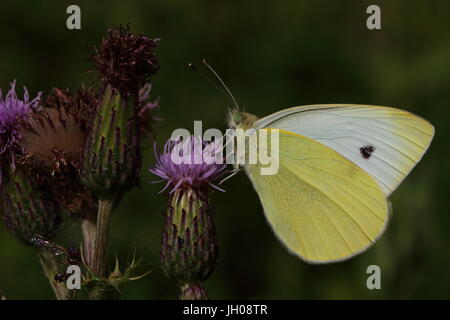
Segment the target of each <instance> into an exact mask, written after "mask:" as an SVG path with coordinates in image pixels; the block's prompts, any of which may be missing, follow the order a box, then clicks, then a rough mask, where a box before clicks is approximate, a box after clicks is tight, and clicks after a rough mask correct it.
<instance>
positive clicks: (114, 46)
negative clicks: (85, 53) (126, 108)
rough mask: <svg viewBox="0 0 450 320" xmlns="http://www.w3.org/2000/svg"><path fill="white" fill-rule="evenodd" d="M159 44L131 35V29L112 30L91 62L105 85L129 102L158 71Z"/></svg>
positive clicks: (144, 37) (146, 38)
mask: <svg viewBox="0 0 450 320" xmlns="http://www.w3.org/2000/svg"><path fill="white" fill-rule="evenodd" d="M157 42H158V39H150V38H148V37H146V36H143V35H138V34H134V33H131V32H130V31H129V28H128V27H127V28H123V27H120V28H112V29H109V30H108V34H107V36H106V37H104V38H103V40H102V42H101V43H100V45H99V46H98V47H97V48H96V52H95V53H94V54H93V55H91V60H92V61H93V63H94V66H95V67H96V69H97V70H98V71H99V72H100V74H101V77H102V82H103V84H104V85H106V84H110V85H111V86H112V87H113V88H114V89H116V90H118V91H119V92H120V93H121V95H122V96H123V97H125V98H126V97H128V96H129V95H131V94H133V93H134V91H135V90H136V89H137V88H139V87H141V86H143V85H144V83H145V81H146V80H148V78H149V77H150V76H152V75H153V74H155V73H156V71H158V69H159V64H158V57H157V56H156V54H155V52H154V49H155V47H156V43H157Z"/></svg>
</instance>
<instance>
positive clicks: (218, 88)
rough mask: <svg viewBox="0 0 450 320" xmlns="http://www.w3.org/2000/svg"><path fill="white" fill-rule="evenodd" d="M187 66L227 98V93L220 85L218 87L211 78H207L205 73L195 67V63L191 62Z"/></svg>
mask: <svg viewBox="0 0 450 320" xmlns="http://www.w3.org/2000/svg"><path fill="white" fill-rule="evenodd" d="M188 66H189V68H190V69H192V70H194V71H197V72H198V73H200V75H201V76H202V78H203V79H205V80H206V81H208V82H209V83H210V84H211V85H212V86H213V87H214V88H216V89H217V90H219V91H220V92H222V93H223V94H224V95H226V96H227V97H228V98H229V95H228V94H227V92H226V91H225V90H224V89H222V88H221V87H219V86H218V85H217V84H216V83H215V82H214V81H213V80H212V79H211V78H209V77H208V76H207V75H206V74H204V73H203V72H202V71H200V70H198V69H197V67H196V66H195V65H193V64H192V63H189V64H188Z"/></svg>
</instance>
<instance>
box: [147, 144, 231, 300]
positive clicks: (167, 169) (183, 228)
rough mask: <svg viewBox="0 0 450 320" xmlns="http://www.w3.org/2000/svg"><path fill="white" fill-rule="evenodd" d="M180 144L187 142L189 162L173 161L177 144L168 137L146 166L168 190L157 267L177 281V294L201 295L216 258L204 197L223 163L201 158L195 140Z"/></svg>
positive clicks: (211, 218)
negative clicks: (152, 162)
mask: <svg viewBox="0 0 450 320" xmlns="http://www.w3.org/2000/svg"><path fill="white" fill-rule="evenodd" d="M183 143H186V144H187V145H186V147H184V148H182V149H183V151H181V153H184V159H185V160H188V162H184V163H180V164H175V163H174V162H173V160H172V159H173V158H172V157H171V155H172V153H173V152H178V151H177V146H178V144H179V142H174V141H169V142H167V143H166V145H165V148H164V152H163V153H162V154H160V155H157V163H156V165H155V167H154V168H152V169H150V172H151V173H153V174H155V175H157V176H159V177H161V178H163V179H164V180H167V185H166V188H170V189H171V191H170V192H169V193H168V199H167V210H166V212H165V224H164V229H163V236H162V242H161V254H160V259H161V267H162V269H163V271H164V272H165V273H166V275H167V276H168V277H169V278H171V279H172V280H174V281H176V282H177V283H178V284H179V285H180V287H181V291H182V292H181V298H183V299H184V298H185V299H195V298H202V299H206V297H207V296H206V291H204V289H203V287H202V284H201V283H202V282H203V281H205V280H206V279H208V278H209V276H210V275H211V274H212V272H213V271H214V269H215V266H216V263H217V260H218V256H219V244H218V241H217V235H216V230H215V226H214V216H213V212H212V208H211V205H210V202H209V195H210V192H211V188H212V187H214V188H216V189H218V187H216V186H214V185H213V184H212V183H213V182H214V181H215V180H216V179H218V178H219V177H220V176H221V175H222V174H223V173H224V170H225V168H226V166H225V165H223V164H216V163H214V162H211V161H209V160H206V157H209V155H207V154H206V153H205V152H204V151H203V150H202V147H203V146H205V144H203V143H201V142H200V141H198V140H197V139H196V138H191V139H190V140H188V141H187V142H183ZM199 146H200V148H199ZM198 153H199V154H198ZM198 155H200V158H201V160H202V161H201V162H200V163H199V164H195V163H194V161H193V160H194V158H196V156H198ZM197 163H198V162H197ZM219 190H220V189H219ZM200 289H201V290H200Z"/></svg>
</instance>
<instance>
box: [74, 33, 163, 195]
mask: <svg viewBox="0 0 450 320" xmlns="http://www.w3.org/2000/svg"><path fill="white" fill-rule="evenodd" d="M155 46H156V40H152V39H149V38H147V37H144V36H141V35H136V34H132V33H130V32H129V31H128V29H124V28H119V29H111V30H109V32H108V35H107V36H106V37H105V38H104V39H103V40H102V42H101V45H100V46H99V48H97V49H96V53H95V54H94V55H93V56H92V57H91V60H92V61H93V62H94V65H95V67H96V69H97V70H98V72H99V73H100V75H101V79H102V88H103V90H102V95H101V98H100V101H99V105H98V107H97V110H96V114H95V117H94V122H93V127H92V131H91V135H90V137H89V139H88V142H87V147H86V150H85V154H84V165H83V174H82V175H83V182H84V184H85V185H86V187H87V188H88V189H90V190H91V191H93V192H94V193H96V194H97V195H98V196H99V197H103V198H106V197H109V196H110V195H116V194H118V195H120V194H122V193H124V192H126V191H128V190H129V189H131V188H132V187H133V186H134V185H135V184H136V183H137V177H138V173H139V170H140V167H141V160H142V159H141V145H140V143H141V118H140V114H141V112H140V111H141V110H140V109H141V107H143V106H144V104H142V103H140V100H139V88H140V87H142V86H144V83H145V81H147V80H148V78H149V77H150V76H151V75H153V74H154V73H155V72H156V71H157V70H158V67H159V66H158V62H157V57H156V55H155V54H154V47H155Z"/></svg>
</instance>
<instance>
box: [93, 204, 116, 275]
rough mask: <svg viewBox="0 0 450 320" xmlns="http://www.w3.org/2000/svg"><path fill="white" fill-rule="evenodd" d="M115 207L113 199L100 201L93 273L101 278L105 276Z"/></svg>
mask: <svg viewBox="0 0 450 320" xmlns="http://www.w3.org/2000/svg"><path fill="white" fill-rule="evenodd" d="M113 207H114V201H113V200H112V199H100V200H99V201H98V213H97V223H96V230H95V231H96V232H95V242H94V254H93V260H92V271H93V272H94V273H95V274H96V275H98V276H99V277H103V276H104V275H105V268H106V257H107V255H106V251H107V246H108V236H109V224H110V220H111V215H112V211H113Z"/></svg>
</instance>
